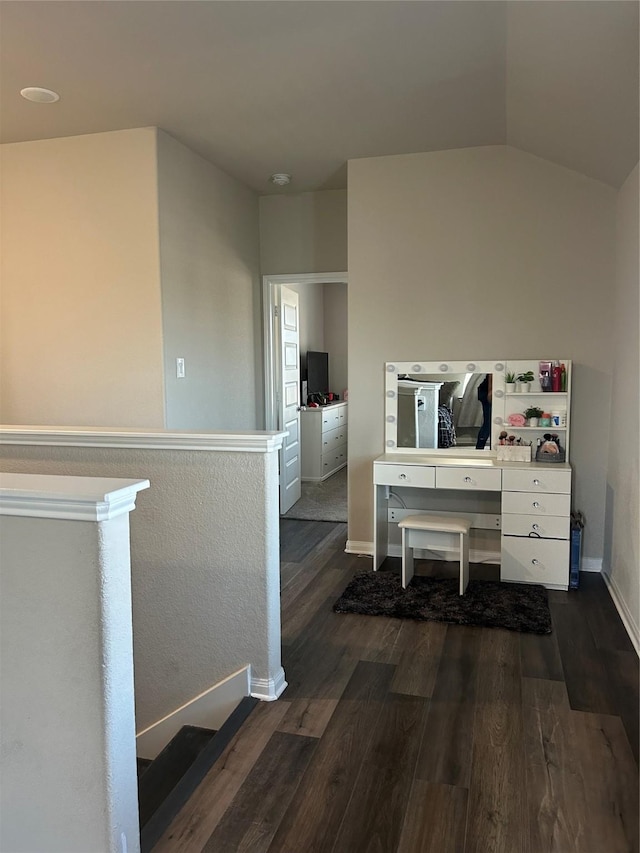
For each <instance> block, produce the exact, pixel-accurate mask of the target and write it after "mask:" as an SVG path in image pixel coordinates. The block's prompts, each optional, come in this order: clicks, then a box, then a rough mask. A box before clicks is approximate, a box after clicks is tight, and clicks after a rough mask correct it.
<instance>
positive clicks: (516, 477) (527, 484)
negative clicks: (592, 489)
mask: <svg viewBox="0 0 640 853" xmlns="http://www.w3.org/2000/svg"><path fill="white" fill-rule="evenodd" d="M502 487H503V489H505V491H509V492H544V493H549V494H553V493H556V494H564V495H570V494H571V471H541V470H540V469H539V468H536V469H535V470H534V471H524V470H520V469H518V470H509V469H508V468H506V469H505V470H504V471H503V472H502Z"/></svg>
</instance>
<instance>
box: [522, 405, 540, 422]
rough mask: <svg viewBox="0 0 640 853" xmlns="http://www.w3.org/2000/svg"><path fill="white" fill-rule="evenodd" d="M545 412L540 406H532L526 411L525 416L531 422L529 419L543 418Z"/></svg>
mask: <svg viewBox="0 0 640 853" xmlns="http://www.w3.org/2000/svg"><path fill="white" fill-rule="evenodd" d="M543 414H544V412H543V411H542V409H540V408H539V407H538V406H530V407H529V408H528V409H526V410H525V413H524V416H525V418H527V420H529V418H541V417H542V416H543Z"/></svg>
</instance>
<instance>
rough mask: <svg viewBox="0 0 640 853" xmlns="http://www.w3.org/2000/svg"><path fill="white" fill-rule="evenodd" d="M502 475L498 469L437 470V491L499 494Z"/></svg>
mask: <svg viewBox="0 0 640 853" xmlns="http://www.w3.org/2000/svg"><path fill="white" fill-rule="evenodd" d="M501 474H502V472H501V471H500V469H498V468H436V489H474V490H476V491H478V490H480V491H486V492H499V491H500V488H501V483H502V477H501Z"/></svg>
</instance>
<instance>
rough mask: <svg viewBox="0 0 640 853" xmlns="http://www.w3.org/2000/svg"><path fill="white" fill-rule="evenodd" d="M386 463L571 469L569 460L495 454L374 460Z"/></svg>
mask: <svg viewBox="0 0 640 853" xmlns="http://www.w3.org/2000/svg"><path fill="white" fill-rule="evenodd" d="M373 461H374V462H378V463H382V464H385V465H420V466H423V467H424V466H429V467H438V468H442V467H445V468H499V469H500V470H509V469H514V470H522V471H533V470H542V471H571V465H570V464H569V463H568V462H504V461H498V460H497V459H496V457H495V456H481V457H479V458H478V457H476V456H446V455H443V456H435V455H429V454H424V455H423V454H420V453H384V454H383V455H382V456H378V457H377V458H376V459H374V460H373Z"/></svg>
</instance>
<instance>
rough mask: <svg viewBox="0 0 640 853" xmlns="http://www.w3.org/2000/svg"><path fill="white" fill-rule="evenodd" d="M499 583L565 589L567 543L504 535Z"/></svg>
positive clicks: (567, 568)
mask: <svg viewBox="0 0 640 853" xmlns="http://www.w3.org/2000/svg"><path fill="white" fill-rule="evenodd" d="M500 580H503V581H519V582H521V583H542V584H556V585H561V586H568V584H569V540H568V539H535V538H533V539H528V538H519V537H516V536H503V537H502V563H501V565H500Z"/></svg>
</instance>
